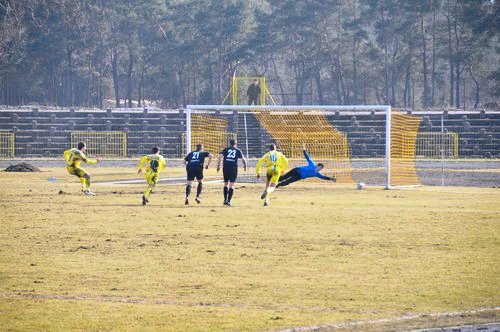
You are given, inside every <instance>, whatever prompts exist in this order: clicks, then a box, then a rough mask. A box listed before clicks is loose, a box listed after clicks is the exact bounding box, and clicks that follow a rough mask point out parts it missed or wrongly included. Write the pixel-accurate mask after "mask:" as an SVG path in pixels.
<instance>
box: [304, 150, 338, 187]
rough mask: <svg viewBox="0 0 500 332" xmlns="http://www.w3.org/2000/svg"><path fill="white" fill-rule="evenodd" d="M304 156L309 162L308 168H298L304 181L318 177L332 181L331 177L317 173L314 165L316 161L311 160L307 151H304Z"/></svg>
mask: <svg viewBox="0 0 500 332" xmlns="http://www.w3.org/2000/svg"><path fill="white" fill-rule="evenodd" d="M304 156H305V157H306V160H307V166H299V167H297V172H299V175H300V177H301V178H302V179H307V178H313V177H317V178H320V179H323V180H331V178H330V177H328V176H325V175H323V174H321V173H320V172H317V171H316V164H315V163H314V161H312V160H311V157H309V154H308V153H307V151H306V150H304Z"/></svg>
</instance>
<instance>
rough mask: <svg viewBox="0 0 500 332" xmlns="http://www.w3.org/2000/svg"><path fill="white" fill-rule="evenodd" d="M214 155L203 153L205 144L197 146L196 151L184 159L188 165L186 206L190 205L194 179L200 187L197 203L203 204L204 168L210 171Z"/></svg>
mask: <svg viewBox="0 0 500 332" xmlns="http://www.w3.org/2000/svg"><path fill="white" fill-rule="evenodd" d="M207 157H208V162H207V164H206V165H205V158H207ZM212 158H213V155H212V154H211V153H210V152H207V151H203V144H198V145H196V150H195V151H191V152H189V154H188V155H187V156H186V157H185V158H184V165H186V172H187V184H186V200H185V201H184V204H186V205H189V195H190V194H191V188H192V186H193V182H194V179H197V180H198V187H197V188H196V198H195V201H196V203H198V204H200V203H201V191H202V190H203V168H205V169H208V166H210V163H211V162H212Z"/></svg>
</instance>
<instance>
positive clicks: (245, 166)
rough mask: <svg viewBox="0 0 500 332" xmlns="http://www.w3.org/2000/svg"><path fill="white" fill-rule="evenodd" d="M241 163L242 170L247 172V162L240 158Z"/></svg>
mask: <svg viewBox="0 0 500 332" xmlns="http://www.w3.org/2000/svg"><path fill="white" fill-rule="evenodd" d="M241 161H242V162H243V170H244V171H246V170H247V165H248V164H247V160H246V159H245V157H243V156H242V157H241Z"/></svg>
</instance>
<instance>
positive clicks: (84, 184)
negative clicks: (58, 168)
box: [80, 178, 87, 191]
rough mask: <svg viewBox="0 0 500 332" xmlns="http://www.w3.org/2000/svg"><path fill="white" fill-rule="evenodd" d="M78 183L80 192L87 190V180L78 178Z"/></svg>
mask: <svg viewBox="0 0 500 332" xmlns="http://www.w3.org/2000/svg"><path fill="white" fill-rule="evenodd" d="M80 181H81V182H82V191H85V190H86V189H87V179H85V178H80Z"/></svg>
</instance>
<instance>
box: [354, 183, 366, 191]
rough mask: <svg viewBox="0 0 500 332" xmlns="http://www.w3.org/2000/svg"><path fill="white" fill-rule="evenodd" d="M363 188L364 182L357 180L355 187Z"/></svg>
mask: <svg viewBox="0 0 500 332" xmlns="http://www.w3.org/2000/svg"><path fill="white" fill-rule="evenodd" d="M364 188H365V184H364V183H363V182H358V183H357V184H356V189H358V190H363V189H364Z"/></svg>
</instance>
